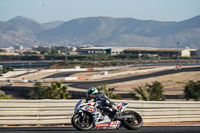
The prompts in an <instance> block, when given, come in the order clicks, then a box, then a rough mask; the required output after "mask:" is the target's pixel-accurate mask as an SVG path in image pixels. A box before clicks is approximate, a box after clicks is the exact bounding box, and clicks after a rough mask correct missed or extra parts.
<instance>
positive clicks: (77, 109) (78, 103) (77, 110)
mask: <svg viewBox="0 0 200 133" xmlns="http://www.w3.org/2000/svg"><path fill="white" fill-rule="evenodd" d="M82 103H83V99H81V100H79V101H78V102H77V103H76V106H75V108H74V113H78V112H79V109H80V106H81V105H82Z"/></svg>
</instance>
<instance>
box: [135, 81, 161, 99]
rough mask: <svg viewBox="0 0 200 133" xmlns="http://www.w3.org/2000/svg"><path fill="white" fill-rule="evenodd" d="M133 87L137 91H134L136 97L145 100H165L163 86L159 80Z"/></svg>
mask: <svg viewBox="0 0 200 133" xmlns="http://www.w3.org/2000/svg"><path fill="white" fill-rule="evenodd" d="M133 89H134V90H135V92H134V93H133V94H134V95H133V98H134V99H139V100H144V101H164V100H165V97H164V95H163V86H162V84H161V83H160V82H158V81H155V82H153V83H152V84H146V85H143V86H139V87H138V88H133Z"/></svg>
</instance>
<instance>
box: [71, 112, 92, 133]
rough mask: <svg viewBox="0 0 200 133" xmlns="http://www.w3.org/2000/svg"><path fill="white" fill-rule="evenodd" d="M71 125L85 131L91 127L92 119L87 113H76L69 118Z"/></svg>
mask: <svg viewBox="0 0 200 133" xmlns="http://www.w3.org/2000/svg"><path fill="white" fill-rule="evenodd" d="M71 122H72V125H73V127H75V128H76V129H78V130H81V131H86V130H90V129H91V128H92V127H93V120H92V118H91V116H89V115H88V114H87V113H84V114H81V113H77V114H74V116H73V117H72V119H71Z"/></svg>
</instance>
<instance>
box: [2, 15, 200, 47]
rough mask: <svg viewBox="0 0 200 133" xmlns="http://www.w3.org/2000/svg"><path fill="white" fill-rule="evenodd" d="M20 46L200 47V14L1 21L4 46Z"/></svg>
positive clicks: (19, 18) (16, 18)
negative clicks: (165, 18)
mask: <svg viewBox="0 0 200 133" xmlns="http://www.w3.org/2000/svg"><path fill="white" fill-rule="evenodd" d="M177 42H179V43H177ZM17 44H19V45H23V46H24V47H31V46H34V45H43V46H44V45H47V46H51V45H59V46H60V45H70V46H81V45H88V44H90V45H98V46H120V47H122V46H124V47H129V46H130V47H160V48H177V47H179V48H184V47H190V48H200V15H199V16H195V17H193V18H190V19H187V20H184V21H180V22H175V21H155V20H138V19H134V18H112V17H88V18H78V19H74V20H70V21H66V22H64V21H54V22H49V23H44V24H41V23H38V22H36V21H35V20H33V19H30V18H25V17H21V16H18V17H14V18H12V19H11V20H8V21H5V22H4V21H0V47H8V46H15V45H17ZM177 44H179V45H178V46H177Z"/></svg>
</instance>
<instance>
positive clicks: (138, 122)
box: [122, 111, 143, 130]
mask: <svg viewBox="0 0 200 133" xmlns="http://www.w3.org/2000/svg"><path fill="white" fill-rule="evenodd" d="M123 114H126V115H133V116H134V118H128V119H126V120H124V121H122V125H123V126H124V127H125V128H126V129H129V130H137V129H139V128H141V127H142V124H143V120H142V117H141V115H140V114H138V113H137V112H135V111H125V112H123Z"/></svg>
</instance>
